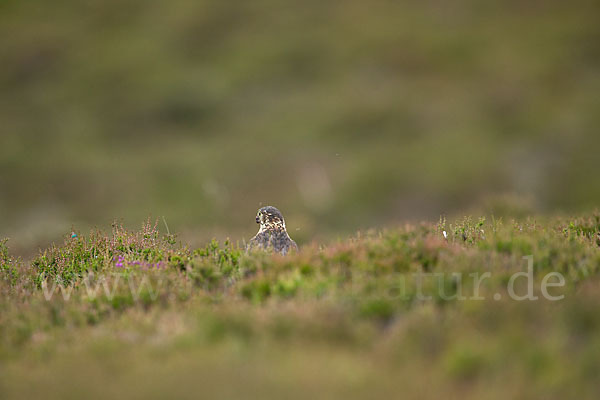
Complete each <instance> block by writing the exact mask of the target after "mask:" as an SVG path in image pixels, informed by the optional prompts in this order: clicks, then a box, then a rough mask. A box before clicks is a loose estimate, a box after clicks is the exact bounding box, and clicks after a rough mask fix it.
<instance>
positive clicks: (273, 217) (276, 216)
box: [256, 206, 285, 231]
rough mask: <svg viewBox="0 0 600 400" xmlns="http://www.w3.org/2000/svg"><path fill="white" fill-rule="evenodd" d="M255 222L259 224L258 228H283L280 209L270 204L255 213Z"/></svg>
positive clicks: (283, 222)
mask: <svg viewBox="0 0 600 400" xmlns="http://www.w3.org/2000/svg"><path fill="white" fill-rule="evenodd" d="M256 223H257V224H260V230H261V231H262V230H273V229H283V230H285V221H284V220H283V215H282V214H281V211H279V210H278V209H276V208H275V207H272V206H267V207H263V208H261V209H260V210H258V212H257V213H256Z"/></svg>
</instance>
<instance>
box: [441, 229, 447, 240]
mask: <svg viewBox="0 0 600 400" xmlns="http://www.w3.org/2000/svg"><path fill="white" fill-rule="evenodd" d="M442 233H443V234H444V239H448V233H446V231H443V232H442Z"/></svg>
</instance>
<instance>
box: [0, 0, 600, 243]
mask: <svg viewBox="0 0 600 400" xmlns="http://www.w3.org/2000/svg"><path fill="white" fill-rule="evenodd" d="M599 11H600V6H599V5H598V2H595V1H587V0H575V1H571V2H564V1H552V0H547V1H529V2H526V4H525V2H522V1H516V0H513V1H489V2H481V1H477V0H463V1H455V2H444V1H429V2H416V1H372V2H364V1H344V2H341V1H333V0H320V1H312V0H307V1H303V2H283V3H282V2H275V1H267V0H263V1H260V0H259V1H253V2H223V1H216V0H214V1H198V2H187V1H182V0H171V1H152V0H144V1H140V0H119V1H116V0H104V1H83V2H81V1H74V0H61V1H52V2H48V1H41V0H31V1H26V2H25V1H15V0H5V1H2V2H0V60H2V62H1V63H0V188H1V189H0V220H1V221H2V223H1V224H0V237H2V236H9V237H11V238H12V241H11V245H12V247H13V248H15V249H16V251H19V248H20V247H22V248H33V247H35V246H36V245H42V244H44V243H45V242H47V241H50V240H57V239H59V238H60V235H62V234H64V233H65V232H69V231H70V227H71V225H73V224H74V225H75V226H76V228H79V229H87V227H89V226H93V225H99V226H102V227H104V226H106V225H107V224H108V223H109V222H110V221H111V220H112V219H114V218H123V219H124V221H125V223H126V224H134V225H135V226H137V225H138V224H139V223H140V222H141V221H142V220H143V219H144V218H145V217H146V216H147V215H148V214H152V215H154V216H162V215H164V216H165V217H166V220H167V221H168V223H169V225H170V228H171V230H172V231H178V232H183V234H184V235H186V237H188V238H193V239H195V240H204V239H205V238H208V237H211V236H217V237H223V236H231V237H232V238H233V239H234V240H237V239H242V238H244V237H245V238H248V237H249V236H250V235H252V234H253V233H254V231H255V230H256V226H255V224H254V222H253V218H254V213H255V212H256V209H257V208H258V207H259V206H260V205H261V204H262V205H265V204H273V205H276V206H278V207H279V208H281V209H282V210H283V211H284V215H286V217H287V219H288V226H289V227H290V230H291V231H292V236H293V237H295V238H296V239H297V240H298V241H299V242H300V243H302V242H306V241H307V240H311V239H312V238H314V237H323V236H325V235H337V234H341V233H346V232H349V231H355V230H356V229H358V228H361V227H366V226H375V225H381V224H388V223H390V222H393V221H400V220H405V219H418V218H433V219H437V217H438V216H439V215H440V214H442V213H454V212H457V211H459V210H463V209H467V208H471V207H475V206H478V205H480V204H484V205H485V206H486V207H488V208H489V207H491V208H492V209H493V210H494V211H497V212H502V210H503V209H505V208H506V207H509V208H510V207H513V208H514V207H515V206H514V204H513V203H515V201H510V200H509V201H508V206H506V207H504V206H503V203H502V202H493V201H492V202H490V201H487V200H486V199H489V198H493V196H496V195H499V194H506V193H509V194H512V195H514V196H515V198H516V199H525V200H518V201H517V202H516V204H517V206H520V204H521V203H520V202H523V207H525V208H530V209H532V210H539V211H549V210H555V209H565V210H576V209H582V208H589V207H594V206H596V205H597V204H598V199H600V180H599V179H598V178H597V168H598V149H600V135H599V134H598V128H597V127H598V126H599V125H600V113H599V112H598V110H600V96H599V95H598V94H599V93H600V69H599V68H600V24H598V15H599Z"/></svg>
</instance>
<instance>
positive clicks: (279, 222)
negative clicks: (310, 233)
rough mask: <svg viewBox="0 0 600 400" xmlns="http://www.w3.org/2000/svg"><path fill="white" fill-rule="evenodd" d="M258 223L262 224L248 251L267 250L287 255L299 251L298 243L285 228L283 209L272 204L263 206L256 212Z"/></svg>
mask: <svg viewBox="0 0 600 400" xmlns="http://www.w3.org/2000/svg"><path fill="white" fill-rule="evenodd" d="M256 223H257V224H260V227H259V229H258V233H257V234H256V235H255V236H254V237H253V238H252V239H250V242H249V243H248V248H247V250H248V251H252V250H266V251H272V252H275V253H279V254H281V255H286V254H288V253H289V252H290V251H292V250H295V251H298V245H296V242H294V241H293V240H292V238H290V235H288V233H287V230H286V229H285V221H284V220H283V215H282V214H281V211H279V210H278V209H277V208H275V207H272V206H267V207H263V208H261V209H260V210H258V213H257V214H256Z"/></svg>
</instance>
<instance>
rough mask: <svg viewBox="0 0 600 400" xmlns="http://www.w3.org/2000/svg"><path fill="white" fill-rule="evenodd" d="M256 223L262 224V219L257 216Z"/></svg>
mask: <svg viewBox="0 0 600 400" xmlns="http://www.w3.org/2000/svg"><path fill="white" fill-rule="evenodd" d="M256 223H257V224H260V218H258V215H257V216H256Z"/></svg>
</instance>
